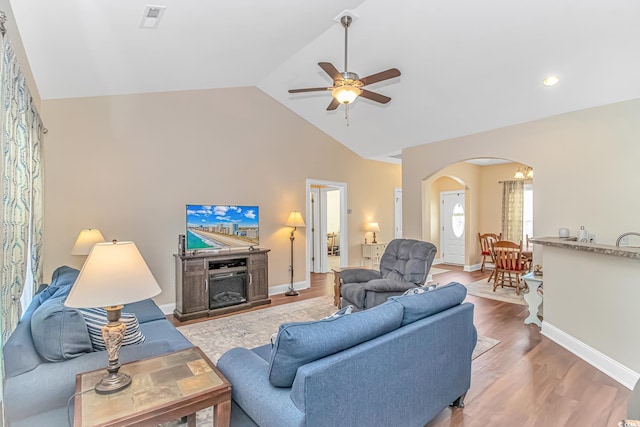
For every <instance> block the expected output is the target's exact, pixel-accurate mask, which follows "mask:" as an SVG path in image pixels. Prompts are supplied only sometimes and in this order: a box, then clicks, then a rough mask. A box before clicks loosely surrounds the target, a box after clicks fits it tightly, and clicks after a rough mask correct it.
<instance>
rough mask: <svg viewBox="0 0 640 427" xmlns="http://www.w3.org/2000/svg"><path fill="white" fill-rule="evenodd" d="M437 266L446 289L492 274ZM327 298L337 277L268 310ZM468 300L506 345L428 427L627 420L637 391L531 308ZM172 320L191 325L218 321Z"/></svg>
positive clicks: (486, 358) (276, 299) (483, 359)
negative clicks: (530, 320)
mask: <svg viewBox="0 0 640 427" xmlns="http://www.w3.org/2000/svg"><path fill="white" fill-rule="evenodd" d="M437 267H438V268H445V269H449V270H450V271H449V272H446V273H441V274H436V275H434V276H433V279H434V281H435V282H438V283H441V284H445V283H449V282H451V281H457V282H460V283H472V282H474V281H476V280H480V279H482V278H486V277H488V273H481V272H479V271H476V272H464V271H462V269H461V268H460V267H454V266H443V265H438V266H437ZM323 295H333V274H331V273H329V274H312V275H311V287H310V288H309V289H306V290H303V291H301V292H300V295H299V296H295V297H286V296H284V295H274V296H272V297H271V305H267V306H265V307H269V306H274V305H281V304H287V303H289V302H293V301H299V300H303V299H309V298H315V297H318V296H323ZM467 300H468V301H469V302H472V303H473V304H474V305H475V313H474V323H475V325H476V328H477V329H478V333H479V334H480V335H485V336H489V337H492V338H496V339H499V340H500V341H501V342H500V344H498V346H496V347H495V348H493V349H492V350H490V351H489V352H487V353H485V354H483V355H482V356H480V357H479V358H477V359H476V360H474V361H473V364H472V369H473V372H472V377H471V389H470V390H469V393H468V394H467V397H466V399H465V408H464V409H445V410H444V411H442V412H441V413H440V414H439V415H438V416H437V417H436V418H435V419H433V420H432V421H431V422H429V423H428V424H427V425H426V426H425V427H445V426H446V427H485V426H492V427H503V426H504V427H507V426H508V427H511V426H514V427H515V426H518V427H564V426H581V427H608V426H612V427H613V426H617V423H618V421H620V420H621V419H623V418H624V416H625V414H626V405H627V400H628V398H629V395H630V391H629V390H628V389H627V388H626V387H624V386H622V385H621V384H618V383H617V382H616V381H614V380H612V379H611V378H609V377H608V376H606V375H605V374H603V373H601V372H600V371H598V370H597V369H596V368H594V367H592V366H591V365H589V364H588V363H586V362H584V361H583V360H582V359H580V358H578V357H577V356H574V355H573V354H571V353H569V352H568V351H567V350H565V349H564V348H562V347H560V346H559V345H557V344H555V343H554V342H553V341H551V340H549V339H548V338H546V337H544V336H542V335H541V334H540V329H539V328H538V327H537V326H535V325H525V324H524V323H523V321H524V319H525V317H527V315H528V311H527V307H526V306H521V305H515V304H509V303H506V302H500V301H494V300H489V299H485V298H478V297H474V296H468V297H467ZM261 308H263V307H261ZM256 309H260V308H254V309H252V310H256ZM169 319H170V320H171V321H172V322H174V324H176V325H184V324H187V323H194V322H199V321H206V320H209V319H211V318H206V319H196V320H192V321H189V322H178V321H176V320H175V319H173V316H169Z"/></svg>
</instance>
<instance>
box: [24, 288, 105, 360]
mask: <svg viewBox="0 0 640 427" xmlns="http://www.w3.org/2000/svg"><path fill="white" fill-rule="evenodd" d="M66 298H67V297H66V296H63V297H56V298H49V299H48V300H47V301H45V302H44V303H43V304H42V305H40V307H38V308H37V309H36V310H35V311H34V312H33V315H32V316H31V337H32V338H33V344H34V346H35V347H36V350H37V352H38V354H40V356H41V357H42V358H43V359H44V360H46V361H48V362H61V361H63V360H67V359H73V358H75V357H78V356H81V355H83V354H84V353H91V352H92V351H93V348H92V345H91V339H90V338H89V333H88V332H87V325H86V324H85V322H84V319H83V317H82V315H81V314H80V313H79V312H78V310H77V309H74V308H69V307H65V305H64V300H65V299H66Z"/></svg>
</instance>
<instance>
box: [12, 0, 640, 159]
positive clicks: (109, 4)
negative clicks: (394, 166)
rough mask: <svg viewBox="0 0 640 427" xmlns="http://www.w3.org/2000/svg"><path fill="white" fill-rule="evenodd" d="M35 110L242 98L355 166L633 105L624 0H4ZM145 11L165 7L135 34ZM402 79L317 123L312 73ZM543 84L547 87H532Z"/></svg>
mask: <svg viewBox="0 0 640 427" xmlns="http://www.w3.org/2000/svg"><path fill="white" fill-rule="evenodd" d="M10 3H11V6H12V8H13V11H14V15H15V17H16V21H17V22H16V24H17V26H18V28H19V31H20V35H21V37H22V40H23V43H24V45H25V50H26V51H27V56H28V58H29V62H30V65H31V68H32V71H33V74H34V77H35V80H36V83H37V85H38V90H39V92H40V95H41V97H42V98H43V99H56V98H71V97H84V96H101V95H115V94H129V93H145V92H158V91H176V90H188V89H208V88H223V87H236V86H257V87H259V88H260V89H261V90H263V91H264V92H266V93H267V94H269V95H270V96H271V97H273V98H274V99H276V100H277V101H279V102H281V103H282V104H283V105H285V106H286V107H287V108H289V109H291V110H292V111H294V112H295V113H297V114H299V115H300V116H302V117H303V118H305V119H306V120H308V121H309V122H310V123H312V124H314V125H315V126H317V127H318V128H320V129H322V130H323V131H324V132H326V133H327V134H329V135H331V136H332V137H334V138H335V139H337V140H338V141H340V142H341V143H343V144H344V145H345V146H347V147H349V148H350V149H352V150H353V151H355V152H357V153H358V154H360V155H361V156H363V157H367V158H377V159H382V160H389V159H390V158H389V157H387V156H389V155H393V154H398V153H399V152H400V151H401V150H402V149H403V148H406V147H410V146H415V145H419V144H424V143H429V142H434V141H438V140H442V139H446V138H452V137H457V136H462V135H467V134H472V133H476V132H480V131H484V130H489V129H494V128H498V127H503V126H508V125H512V124H517V123H522V122H527V121H531V120H535V119H539V118H543V117H548V116H553V115H556V114H560V113H564V112H568V111H575V110H579V109H584V108H588V107H593V106H597V105H602V104H609V103H613V102H618V101H622V100H627V99H633V98H639V97H640V55H639V54H638V52H639V51H640V49H639V47H640V46H639V44H640V25H638V22H640V1H637V0H606V1H603V0H537V1H533V0H521V1H509V0H485V1H477V0H458V1H450V0H429V1H417V0H414V1H410V0H405V1H394V2H391V1H389V0H387V1H384V0H364V1H363V0H341V1H338V0H322V1H320V0H315V1H312V0H307V1H300V0H271V1H269V2H265V1H262V0H242V1H227V2H223V1H202V0H153V2H151V3H149V2H145V1H142V0H108V1H107V0H56V1H55V2H54V1H43V0H10ZM146 4H153V5H162V6H166V11H165V12H164V16H163V19H162V21H161V22H160V25H159V27H158V28H157V29H155V30H150V29H141V28H140V23H141V21H142V17H143V12H144V8H145V5H146ZM345 9H348V10H352V11H353V12H355V14H357V16H358V19H357V20H356V21H355V22H354V23H353V24H352V26H351V28H350V30H349V71H352V72H356V73H358V74H359V75H360V76H361V77H363V76H367V75H369V74H373V73H376V72H379V71H382V70H386V69H388V68H391V67H397V68H399V69H400V71H401V72H402V76H400V77H399V78H395V79H392V80H389V81H386V82H381V83H377V84H375V85H371V86H369V87H367V88H368V89H370V90H372V91H375V92H379V93H381V94H384V95H387V96H390V97H391V98H392V101H391V102H390V103H389V104H386V105H381V104H377V103H375V102H372V101H369V100H366V99H358V100H357V101H356V102H355V103H354V104H353V105H352V106H351V107H350V109H349V116H350V119H349V126H346V121H345V111H344V107H343V106H341V107H339V108H338V109H337V110H336V111H332V112H328V111H326V107H327V105H328V104H329V101H330V94H329V92H316V93H307V94H289V93H288V92H287V89H291V88H304V87H318V86H325V85H326V86H329V85H331V83H332V82H331V80H330V78H329V77H328V76H327V75H326V74H325V73H324V72H323V71H322V70H321V69H320V68H319V67H318V65H317V63H318V62H320V61H328V62H331V63H333V64H334V65H335V66H336V67H337V68H338V69H339V70H340V71H343V65H344V30H343V28H342V27H341V26H340V24H339V23H337V22H336V21H334V18H335V17H336V16H338V15H339V14H340V13H341V12H342V11H343V10H345ZM550 73H555V74H558V75H559V76H560V78H561V81H560V83H559V84H558V85H557V86H555V87H544V86H543V85H542V79H543V77H544V76H546V75H547V74H550Z"/></svg>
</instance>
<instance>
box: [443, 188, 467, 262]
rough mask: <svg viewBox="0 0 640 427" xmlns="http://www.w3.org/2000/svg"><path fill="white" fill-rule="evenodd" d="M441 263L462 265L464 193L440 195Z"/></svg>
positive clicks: (455, 192) (456, 192)
mask: <svg viewBox="0 0 640 427" xmlns="http://www.w3.org/2000/svg"><path fill="white" fill-rule="evenodd" d="M440 201H441V203H440V206H441V207H442V209H441V215H440V217H441V221H440V225H441V234H440V242H441V244H440V247H441V248H442V262H444V263H445V264H456V265H464V237H465V236H464V228H465V209H464V191H451V192H449V191H447V192H442V193H440Z"/></svg>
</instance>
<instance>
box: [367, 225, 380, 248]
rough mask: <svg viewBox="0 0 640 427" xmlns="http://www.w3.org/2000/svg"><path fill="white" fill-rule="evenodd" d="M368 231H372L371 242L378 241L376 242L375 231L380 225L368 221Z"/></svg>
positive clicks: (378, 229)
mask: <svg viewBox="0 0 640 427" xmlns="http://www.w3.org/2000/svg"><path fill="white" fill-rule="evenodd" d="M369 231H373V240H371V243H378V242H376V231H380V226H379V225H378V223H377V222H370V223H369Z"/></svg>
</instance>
